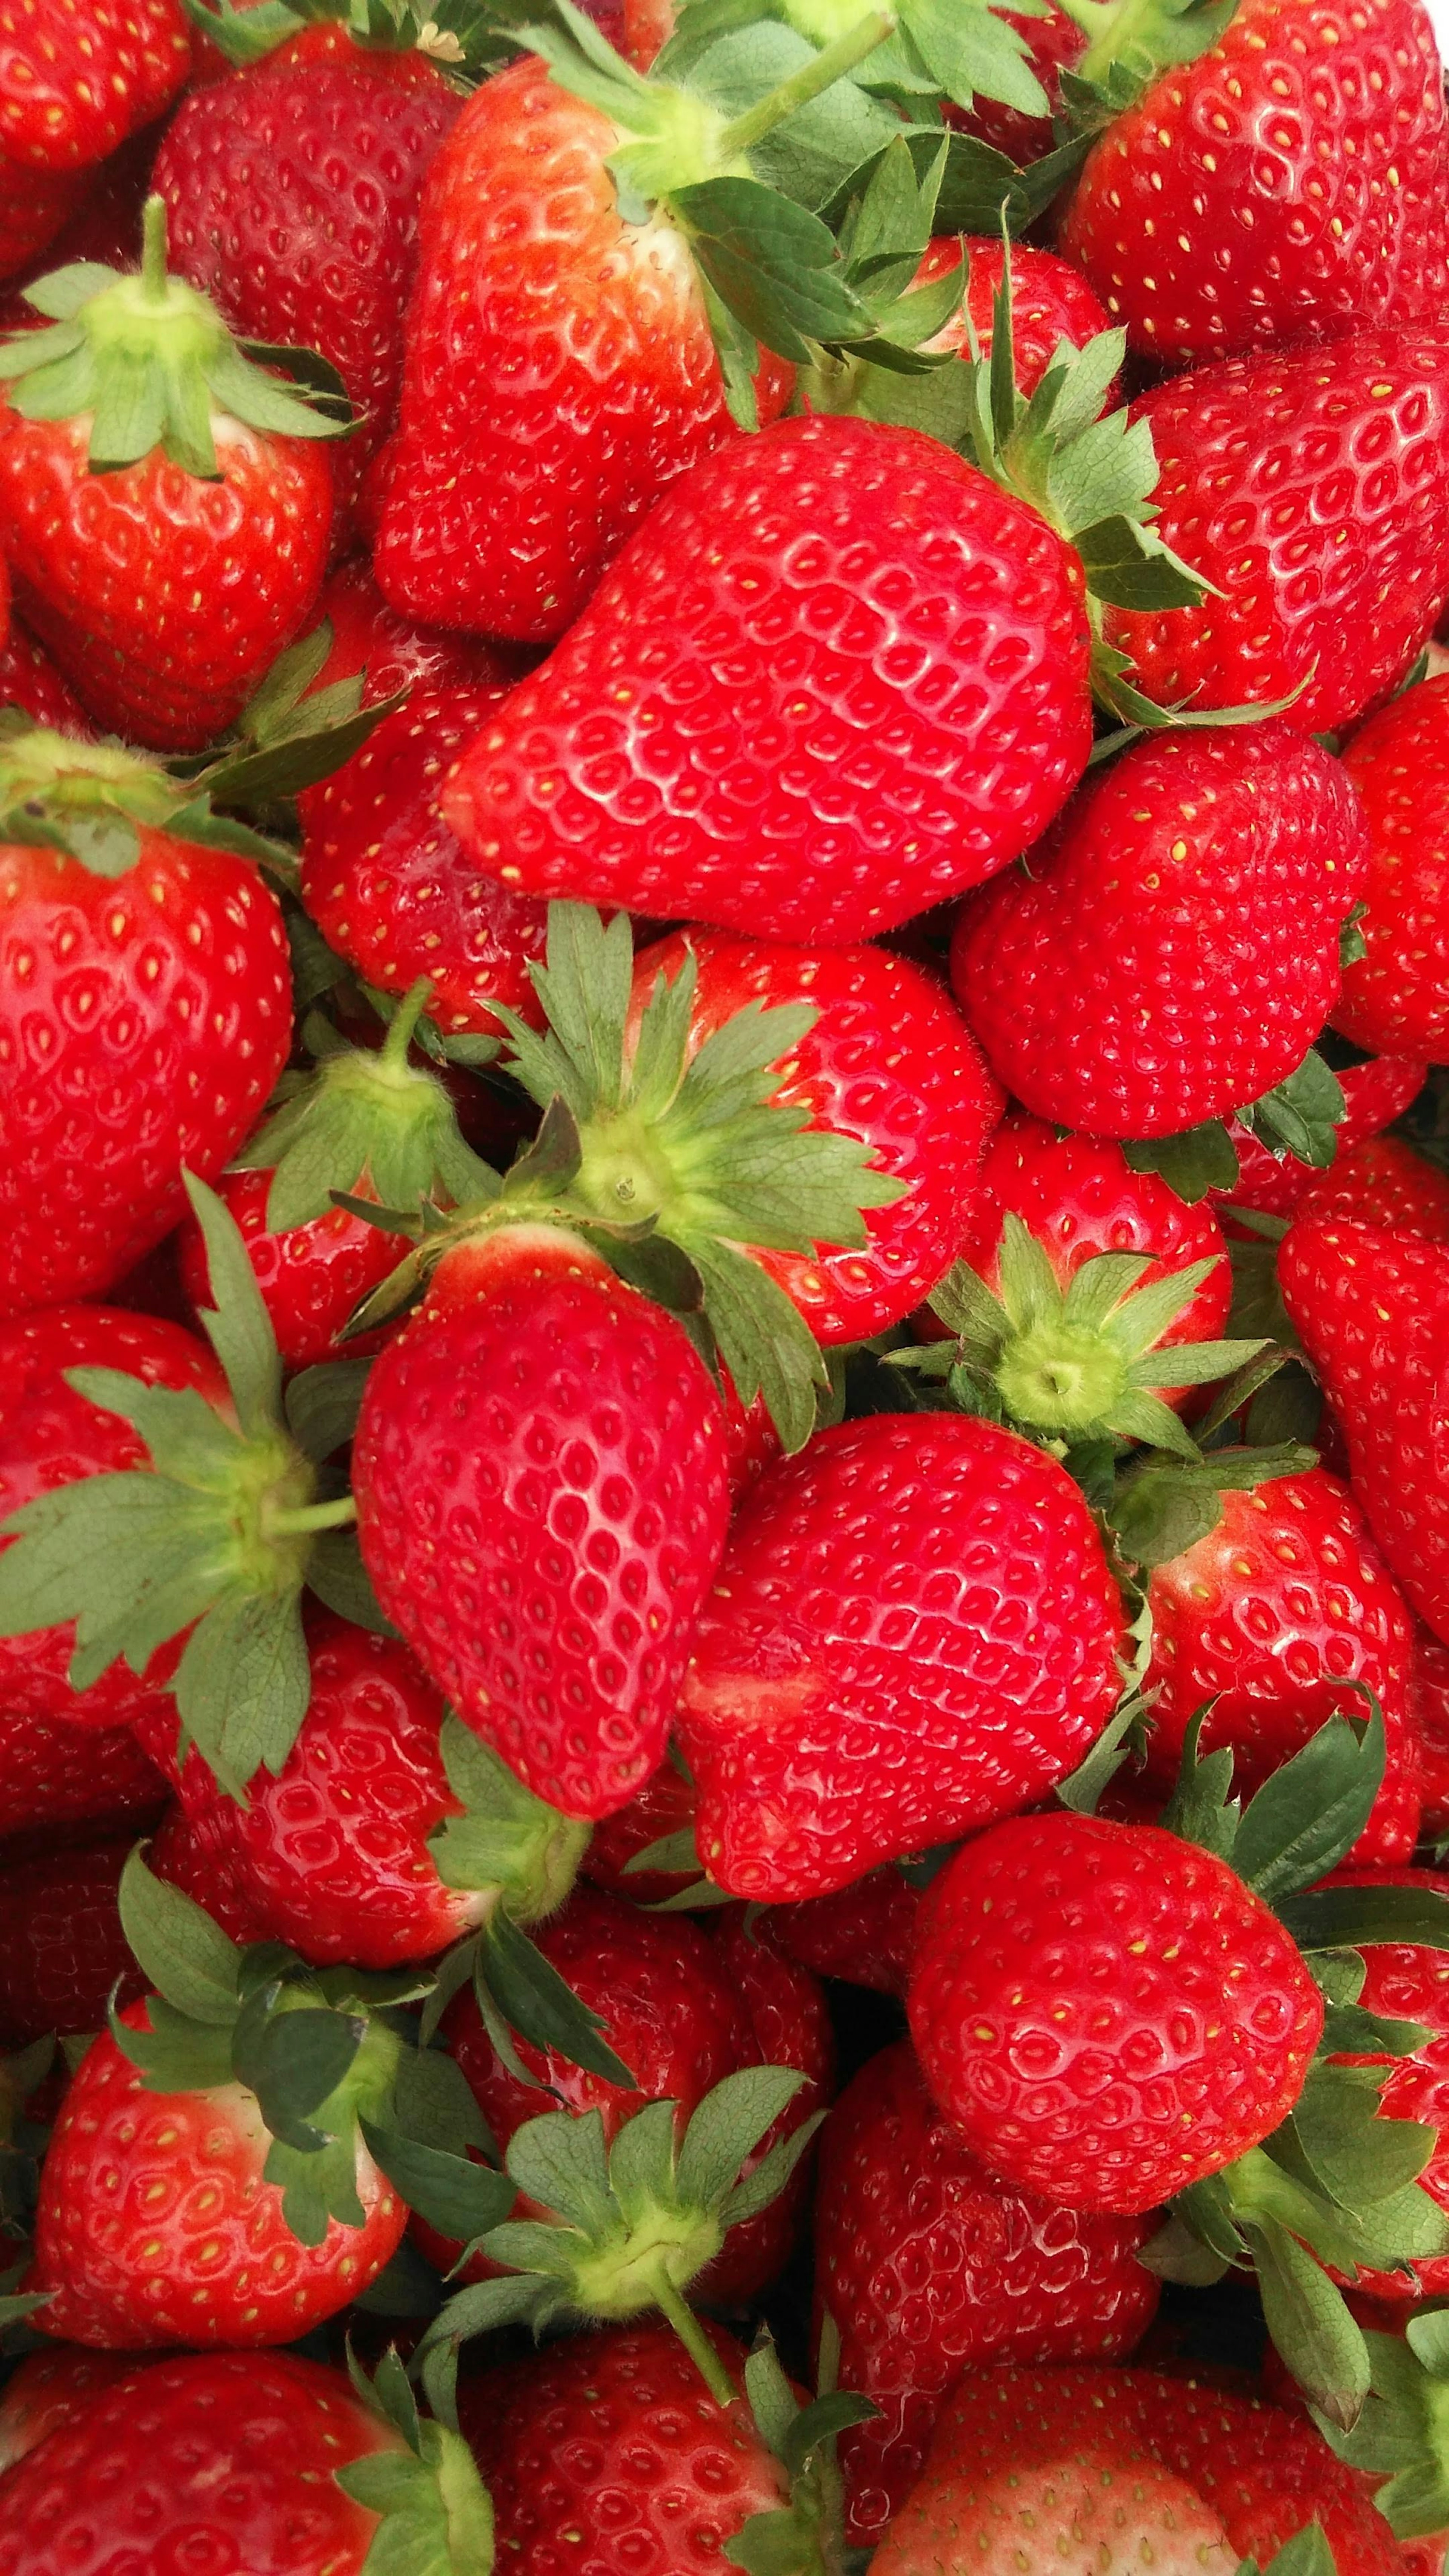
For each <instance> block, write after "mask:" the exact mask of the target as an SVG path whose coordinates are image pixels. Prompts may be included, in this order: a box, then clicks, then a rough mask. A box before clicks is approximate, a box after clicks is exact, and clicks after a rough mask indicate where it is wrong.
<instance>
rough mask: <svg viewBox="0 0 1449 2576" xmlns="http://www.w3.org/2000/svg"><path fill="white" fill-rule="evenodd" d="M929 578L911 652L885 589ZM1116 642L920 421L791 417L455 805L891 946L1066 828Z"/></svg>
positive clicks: (627, 897)
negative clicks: (1090, 676)
mask: <svg viewBox="0 0 1449 2576" xmlns="http://www.w3.org/2000/svg"><path fill="white" fill-rule="evenodd" d="M510 77H511V76H510ZM484 94H486V93H484ZM385 563H386V554H385V552H383V553H382V554H380V556H379V564H380V567H381V566H383V565H385ZM384 587H386V580H385V577H384ZM1446 587H1449V580H1446ZM918 592H920V593H922V594H923V597H924V599H925V600H927V601H929V609H927V608H926V607H924V606H923V607H922V609H921V611H920V613H919V615H918V616H917V618H916V621H915V628H914V634H915V640H914V642H913V645H912V649H911V651H910V653H909V654H908V655H904V656H903V657H902V658H901V659H900V660H899V662H897V661H895V660H893V659H892V658H891V656H890V655H889V653H888V651H887V649H886V648H887V639H888V637H889V635H890V633H891V632H892V611H891V610H890V609H889V608H888V607H887V605H886V603H887V601H893V600H894V599H895V598H896V597H897V596H898V595H900V596H906V595H912V596H914V595H915V594H916V593H918ZM846 596H849V598H850V599H851V600H852V601H853V602H854V603H855V605H854V606H853V607H852V610H851V613H850V615H849V616H848V617H847V616H845V615H844V613H843V610H842V607H841V601H842V599H843V598H844V597H846ZM1008 634H1009V635H1010V638H1011V644H1010V650H1009V652H1008V651H1007V649H1006V647H1005V644H1004V641H1003V640H1002V639H1004V637H1005V636H1007V635H1008ZM1087 658H1088V632H1087V622H1086V616H1085V612H1084V604H1083V575H1082V572H1081V568H1080V564H1079V562H1078V560H1077V558H1076V557H1075V556H1074V555H1073V554H1072V552H1071V550H1070V548H1069V546H1068V544H1067V542H1066V540H1065V539H1064V538H1063V537H1061V536H1058V535H1057V533H1056V532H1055V530H1054V529H1052V528H1049V527H1048V526H1047V525H1046V523H1045V522H1044V521H1043V520H1042V519H1040V518H1039V517H1038V516H1037V514H1036V513H1035V512H1034V511H1033V510H1031V509H1030V508H1029V507H1028V506H1027V505H1026V503H1024V502H1021V501H1018V500H1017V499H1016V498H1015V497H1014V495H1013V494H1011V493H1009V492H1003V491H1001V490H999V489H997V488H995V487H994V486H993V485H992V484H991V483H989V482H988V481H987V480H986V478H985V477H984V476H983V475H982V474H981V473H980V472H979V471H978V470H977V469H976V468H975V467H973V466H970V465H967V464H966V463H965V462H964V461H963V460H962V459H961V458H959V457H955V456H952V455H951V454H949V453H948V452H947V451H946V450H944V449H943V448H942V447H940V446H939V445H938V444H937V443H936V442H935V441H933V440H927V439H925V438H924V437H922V436H921V434H920V433H919V432H916V431H914V430H906V429H897V428H891V427H887V426H883V425H881V424H878V423H876V422H873V421H865V420H850V419H824V418H823V419H814V420H798V421H788V422H785V423H783V424H781V425H779V426H777V427H776V428H774V429H772V430H767V431H765V432H763V433H762V434H761V435H760V436H759V437H758V438H755V439H750V440H743V441H738V442H735V443H733V444H731V445H729V446H727V447H725V448H723V449H721V450H720V451H719V452H718V453H717V454H715V455H714V456H713V457H711V458H710V459H708V461H707V462H705V463H703V464H699V465H696V466H695V467H694V469H693V471H692V472H691V473H689V474H687V475H685V476H684V477H683V478H682V479H681V480H680V481H679V482H678V484H677V485H676V487H675V488H674V489H673V490H672V491H671V492H670V493H668V494H667V495H666V497H665V499H664V500H663V501H662V502H661V503H660V504H659V506H658V508H657V509H656V510H655V511H654V512H653V514H652V516H651V517H650V519H649V521H648V524H647V526H645V527H644V528H642V529H641V530H640V531H639V533H638V535H637V536H636V537H635V538H634V539H633V540H632V542H631V544H630V545H629V547H628V548H627V550H626V552H625V553H624V555H623V556H622V558H621V559H620V561H619V563H618V564H617V565H616V567H615V568H614V570H613V571H612V572H611V573H610V574H608V575H607V576H606V578H605V579H604V581H603V582H602V584H601V585H600V587H599V589H598V590H597V591H596V593H595V595H594V597H593V599H592V600H591V601H590V603H589V605H588V607H587V608H586V609H585V610H584V613H583V615H582V616H581V617H580V618H579V619H578V621H577V623H576V624H575V625H574V626H573V628H572V630H571V632H570V633H569V634H568V635H567V637H566V638H565V640H564V642H563V643H562V644H561V645H560V647H559V648H558V649H557V651H555V652H554V653H553V654H551V655H550V657H549V659H548V661H547V663H546V664H545V665H544V667H543V669H542V670H541V671H539V672H538V673H537V674H536V675H535V676H534V677H533V678H532V679H529V680H525V681H523V682H522V683H521V684H520V686H519V687H518V688H517V689H515V690H514V691H513V693H512V695H511V696H510V697H509V698H508V699H507V700H506V701H505V702H504V704H503V705H502V706H501V707H499V708H498V709H497V710H495V713H494V717H493V721H492V722H491V724H489V725H488V726H487V727H486V728H485V730H484V731H483V732H482V733H481V735H480V736H479V738H478V741H477V743H476V744H475V745H474V746H473V747H472V748H471V749H470V750H468V751H466V752H465V753H464V755H463V757H462V759H461V760H460V761H459V763H458V766H457V768H456V770H455V771H454V774H453V777H452V780H451V782H450V784H449V786H448V788H447V789H446V791H445V794H444V798H443V812H444V815H445V818H446V819H447V821H448V822H449V823H450V824H451V825H452V827H453V829H454V830H455V831H456V833H457V834H458V837H459V839H460V840H461V841H462V842H463V844H464V846H465V848H467V849H468V850H470V851H471V852H472V853H473V854H474V855H475V856H476V857H477V858H478V859H479V860H480V861H481V862H482V864H483V866H484V867H485V868H486V869H487V870H488V871H489V872H490V873H491V874H493V875H496V876H497V877H499V878H500V880H501V881H502V883H503V884H504V885H505V886H508V887H511V888H513V889H515V890H519V891H523V892H526V893H530V894H569V895H578V896H582V897H584V898H586V899H590V900H594V901H605V902H615V903H620V904H623V905H625V906H627V907H628V908H630V909H631V910H633V911H636V912H645V913H653V914H659V915H663V916H665V917H668V916H669V915H671V914H679V913H684V914H693V915H697V916H700V917H702V918H703V919H705V920H707V921H714V922H718V923H721V924H723V925H724V926H725V927H727V928H730V929H735V930H739V931H743V932H745V933H747V934H748V935H749V936H751V937H764V938H770V939H789V940H800V941H806V942H810V943H812V944H813V943H816V942H820V941H829V942H832V943H834V942H846V941H856V940H860V939H865V938H870V937H873V936H874V935H875V934H877V933H878V932H880V931H883V930H889V929H891V928H892V927H894V925H895V924H896V923H898V922H901V921H904V920H906V919H908V918H909V917H910V916H911V915H912V914H914V913H918V912H920V911H922V910H923V909H924V908H925V907H926V906H927V905H929V904H932V903H936V902H939V901H941V900H942V899H943V898H944V897H945V896H947V895H949V894H952V893H955V892H958V891H959V890H960V889H961V888H962V887H964V886H968V885H974V884H976V883H978V882H979V880H980V879H981V878H983V877H986V876H990V875H991V874H993V873H994V871H995V870H997V869H998V868H1001V867H1003V866H1004V865H1005V864H1006V862H1007V861H1008V860H1009V859H1011V858H1014V857H1015V856H1016V854H1017V852H1018V851H1020V850H1022V849H1024V848H1026V846H1027V845H1028V843H1029V842H1031V841H1033V840H1034V839H1035V838H1036V837H1037V835H1038V833H1040V832H1041V831H1042V830H1043V829H1044V827H1045V826H1046V824H1047V823H1048V822H1049V821H1050V820H1051V818H1052V816H1053V815H1054V814H1055V813H1056V811H1057V809H1058V807H1059V806H1060V805H1061V803H1062V801H1063V799H1064V797H1065V796H1066V795H1067V793H1068V792H1069V790H1070V789H1071V788H1072V787H1073V786H1074V785H1075V783H1076V780H1077V779H1078V777H1079V776H1080V774H1081V771H1082V769H1083V766H1084V764H1085V761H1086V757H1087V753H1088V750H1089V749H1090V743H1091V729H1090V705H1089V697H1088V685H1087ZM723 710H729V711H730V712H729V726H728V728H727V734H728V741H727V742H726V737H725V736H724V735H721V733H720V730H719V726H720V721H721V714H722V711H723ZM1003 746H1008V748H1007V749H1006V750H1005V751H1003ZM726 753H727V754H728V756H726ZM927 782H929V792H928V791H927ZM560 789H562V792H560Z"/></svg>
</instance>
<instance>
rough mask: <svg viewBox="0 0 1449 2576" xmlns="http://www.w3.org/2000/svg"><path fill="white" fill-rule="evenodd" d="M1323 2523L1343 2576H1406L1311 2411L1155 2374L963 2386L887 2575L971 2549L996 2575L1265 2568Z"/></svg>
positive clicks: (1007, 2377)
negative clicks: (1078, 2569)
mask: <svg viewBox="0 0 1449 2576" xmlns="http://www.w3.org/2000/svg"><path fill="white" fill-rule="evenodd" d="M1313 2522H1317V2523H1318V2524H1319V2525H1320V2526H1321V2528H1322V2529H1323V2531H1324V2532H1325V2534H1326V2536H1327V2539H1328V2542H1329V2547H1330V2550H1331V2553H1332V2559H1333V2563H1334V2565H1335V2566H1336V2567H1337V2568H1338V2569H1339V2570H1340V2571H1341V2576H1400V2566H1401V2562H1400V2560H1399V2554H1398V2550H1397V2548H1396V2546H1395V2543H1394V2538H1393V2534H1392V2533H1391V2532H1390V2530H1389V2528H1388V2525H1387V2524H1386V2523H1385V2522H1384V2521H1383V2519H1382V2517H1381V2516H1380V2515H1379V2514H1378V2513H1377V2512H1376V2511H1375V2509H1374V2506H1373V2503H1372V2500H1371V2498H1370V2496H1369V2493H1368V2491H1367V2488H1366V2485H1365V2483H1364V2482H1363V2481H1362V2480H1361V2479H1359V2478H1357V2477H1356V2476H1355V2475H1354V2473H1353V2471H1352V2470H1351V2469H1347V2468H1344V2467H1342V2466H1341V2465H1340V2463H1339V2462H1338V2461H1337V2460H1335V2459H1334V2456H1333V2454H1332V2452H1331V2451H1330V2450H1329V2448H1328V2445H1327V2443H1326V2442H1325V2441H1324V2439H1323V2437H1322V2435H1321V2434H1320V2433H1318V2432H1316V2431H1315V2430H1314V2428H1313V2426H1312V2425H1311V2424H1309V2423H1307V2422H1306V2421H1305V2419H1304V2418H1303V2416H1301V2415H1298V2414H1289V2413H1287V2412H1286V2411H1285V2410H1284V2409H1283V2408H1282V2407H1278V2406H1263V2405H1259V2404H1256V2403H1252V2402H1247V2401H1244V2400H1243V2399H1241V2398H1237V2397H1231V2396H1227V2395H1225V2394H1223V2393H1222V2392H1221V2391H1220V2390H1217V2389H1214V2388H1208V2387H1199V2386H1197V2385H1195V2383H1194V2382H1193V2381H1192V2380H1190V2379H1178V2378H1168V2377H1165V2376H1163V2375H1161V2374H1159V2373H1157V2372H1155V2371H1147V2370H1103V2369H1095V2370H1094V2369H1075V2370H1073V2369H1062V2370H989V2371H983V2372H981V2373H980V2374H979V2375H978V2376H973V2377H970V2378H967V2379H963V2380H962V2382H961V2384H960V2386H959V2388H958V2389H957V2391H956V2394H955V2396H954V2398H953V2399H952V2400H951V2402H950V2404H949V2406H948V2408H947V2410H946V2413H945V2414H944V2416H943V2417H942V2419H941V2422H940V2424H939V2426H938V2427H937V2432H936V2439H935V2442H934V2444H933V2446H932V2450H931V2453H930V2456H929V2459H928V2462H927V2468H926V2475H925V2477H924V2478H923V2479H922V2481H921V2483H920V2485H919V2486H918V2487H917V2488H916V2490H915V2493H914V2495H913V2496H912V2497H911V2500H910V2502H909V2504H908V2505H907V2506H906V2508H905V2511H904V2512H903V2513H902V2514H901V2515H900V2516H899V2517H898V2518H897V2521H896V2523H895V2525H894V2527H893V2529H892V2531H891V2532H890V2534H889V2536H888V2538H887V2540H886V2542H885V2544H884V2546H883V2548H882V2549H881V2550H880V2552H879V2553H878V2555H877V2558H876V2560H875V2570H876V2576H928V2571H929V2576H934V2571H935V2570H936V2569H937V2568H938V2567H940V2566H941V2565H942V2564H943V2563H949V2559H947V2560H945V2561H944V2562H943V2557H942V2552H943V2551H951V2550H958V2551H959V2550H964V2549H968V2548H969V2552H970V2556H969V2561H968V2562H966V2563H969V2564H971V2565H973V2566H979V2567H981V2568H982V2569H983V2571H985V2576H1007V2571H1008V2570H1011V2571H1013V2576H1046V2571H1047V2570H1049V2569H1052V2570H1055V2569H1057V2568H1059V2567H1060V2566H1061V2565H1062V2564H1063V2562H1064V2561H1066V2562H1067V2563H1069V2564H1070V2563H1073V2562H1075V2563H1077V2564H1083V2565H1085V2564H1090V2565H1091V2566H1092V2567H1093V2568H1096V2569H1099V2570H1100V2571H1101V2576H1126V2571H1127V2570H1128V2569H1130V2568H1136V2567H1140V2566H1142V2565H1144V2564H1146V2565H1151V2566H1154V2567H1158V2568H1161V2569H1163V2570H1165V2571H1166V2576H1197V2572H1198V2571H1201V2570H1202V2569H1203V2568H1210V2569H1217V2570H1219V2571H1221V2576H1227V2570H1228V2569H1229V2568H1231V2567H1232V2565H1233V2564H1234V2562H1235V2561H1237V2562H1240V2561H1241V2560H1242V2559H1243V2558H1244V2557H1249V2558H1251V2559H1253V2560H1254V2562H1255V2563H1256V2564H1257V2565H1259V2566H1266V2565H1267V2564H1268V2563H1269V2561H1270V2560H1271V2559H1272V2558H1273V2557H1274V2556H1275V2555H1276V2554H1277V2552H1278V2550H1279V2549H1280V2548H1281V2547H1282V2546H1283V2545H1284V2543H1285V2542H1286V2541H1289V2540H1291V2539H1293V2538H1294V2536H1295V2535H1296V2534H1297V2533H1298V2532H1300V2531H1302V2530H1303V2529H1304V2527H1305V2526H1306V2525H1307V2524H1309V2523H1313Z"/></svg>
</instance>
